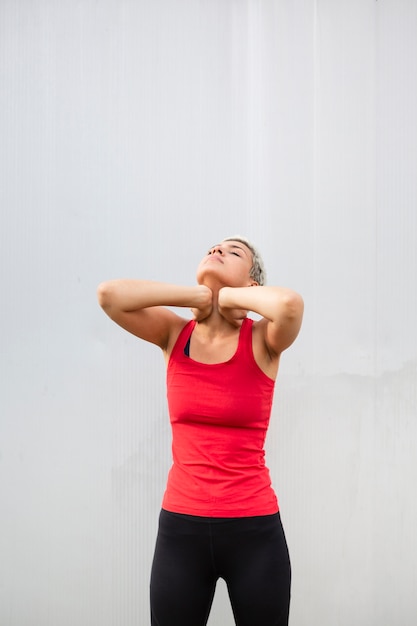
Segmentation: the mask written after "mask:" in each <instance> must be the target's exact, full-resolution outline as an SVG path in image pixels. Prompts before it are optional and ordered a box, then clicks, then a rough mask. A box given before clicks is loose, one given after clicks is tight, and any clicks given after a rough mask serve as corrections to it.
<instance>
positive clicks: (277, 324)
mask: <svg viewBox="0 0 417 626" xmlns="http://www.w3.org/2000/svg"><path fill="white" fill-rule="evenodd" d="M303 312H304V303H303V299H302V298H301V296H300V295H299V294H297V293H295V292H289V293H288V294H287V295H286V296H285V297H284V298H283V299H282V301H281V302H280V305H279V306H278V307H277V311H276V315H274V316H271V319H266V318H263V319H262V320H260V322H258V324H259V327H260V330H261V331H262V335H263V340H264V342H265V346H266V349H267V351H268V353H269V354H270V356H272V357H274V356H275V357H279V355H280V354H281V352H283V351H284V350H286V349H287V348H289V347H290V345H291V344H292V343H293V342H294V341H295V339H296V338H297V335H298V333H299V331H300V328H301V322H302V319H303Z"/></svg>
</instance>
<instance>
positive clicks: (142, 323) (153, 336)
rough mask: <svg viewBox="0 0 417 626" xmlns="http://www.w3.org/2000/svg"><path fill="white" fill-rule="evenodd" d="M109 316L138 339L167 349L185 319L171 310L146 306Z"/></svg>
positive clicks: (120, 311) (119, 311)
mask: <svg viewBox="0 0 417 626" xmlns="http://www.w3.org/2000/svg"><path fill="white" fill-rule="evenodd" d="M108 315H109V317H110V318H111V319H112V320H113V321H114V322H116V324H118V325H119V326H121V328H123V329H124V330H127V331H128V332H129V333H132V334H133V335H135V336H136V337H139V338H140V339H144V340H145V341H149V342H150V343H154V344H155V345H157V346H159V347H160V348H161V349H162V350H167V349H168V347H169V345H170V343H171V337H172V335H173V334H178V332H179V330H180V329H181V327H182V326H183V325H184V324H185V322H186V320H184V319H183V318H181V317H179V316H178V315H176V314H175V313H174V312H173V311H171V310H169V309H167V308H165V307H162V306H155V307H148V308H146V309H138V310H136V311H122V310H118V311H117V312H114V313H113V314H110V313H108Z"/></svg>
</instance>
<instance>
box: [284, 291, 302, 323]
mask: <svg viewBox="0 0 417 626" xmlns="http://www.w3.org/2000/svg"><path fill="white" fill-rule="evenodd" d="M284 306H285V309H286V313H287V317H288V318H289V319H300V320H301V319H302V317H303V312H304V301H303V298H302V297H301V296H300V294H299V293H296V292H295V291H291V292H288V293H287V294H286V295H285V296H284Z"/></svg>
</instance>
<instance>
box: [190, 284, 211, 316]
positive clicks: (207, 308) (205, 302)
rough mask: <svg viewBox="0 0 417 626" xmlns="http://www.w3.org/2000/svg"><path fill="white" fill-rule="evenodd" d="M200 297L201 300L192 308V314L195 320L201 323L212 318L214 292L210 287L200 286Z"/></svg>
mask: <svg viewBox="0 0 417 626" xmlns="http://www.w3.org/2000/svg"><path fill="white" fill-rule="evenodd" d="M198 297H199V299H200V300H201V303H200V302H199V303H198V304H196V305H195V306H194V307H192V309H191V312H192V314H193V315H194V319H195V320H196V322H201V321H202V320H205V319H206V318H207V317H209V316H210V314H211V312H212V311H213V292H212V290H211V289H210V287H207V286H206V285H199V286H198Z"/></svg>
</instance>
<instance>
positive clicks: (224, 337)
mask: <svg viewBox="0 0 417 626" xmlns="http://www.w3.org/2000/svg"><path fill="white" fill-rule="evenodd" d="M187 321H188V320H182V323H181V324H180V325H179V326H178V328H177V329H176V331H175V332H174V333H173V336H172V339H171V340H170V346H169V348H168V350H167V351H166V354H165V359H166V362H167V363H168V360H169V356H170V354H171V351H172V348H173V346H174V345H175V342H176V341H177V339H178V336H179V334H180V332H181V330H182V329H183V328H184V326H185V325H186V323H187ZM199 326H200V325H199V324H196V327H195V328H194V331H193V333H192V335H191V341H190V352H189V355H190V358H192V359H193V360H194V361H198V362H199V363H206V364H208V365H210V364H214V363H225V362H226V361H228V360H229V359H231V358H232V356H233V355H234V354H235V352H236V350H237V346H238V342H239V333H240V328H238V327H236V328H230V327H229V329H228V330H227V332H225V333H222V334H218V335H213V336H210V337H208V335H207V333H206V332H203V331H202V329H201V326H200V327H199ZM262 326H263V320H261V321H259V322H254V323H253V333H252V349H253V355H254V357H255V361H256V363H257V364H258V366H259V367H260V368H261V370H262V371H263V372H264V374H266V375H267V376H269V377H270V378H273V379H274V380H275V378H276V376H277V373H278V366H279V356H276V357H275V358H274V357H272V356H271V355H270V354H269V352H268V350H267V347H266V345H265V340H264V333H263V328H262Z"/></svg>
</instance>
